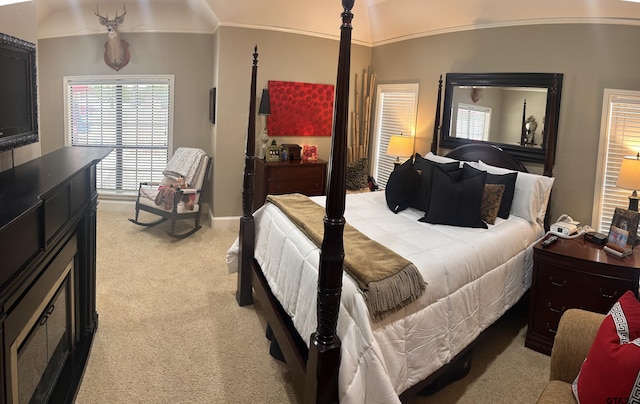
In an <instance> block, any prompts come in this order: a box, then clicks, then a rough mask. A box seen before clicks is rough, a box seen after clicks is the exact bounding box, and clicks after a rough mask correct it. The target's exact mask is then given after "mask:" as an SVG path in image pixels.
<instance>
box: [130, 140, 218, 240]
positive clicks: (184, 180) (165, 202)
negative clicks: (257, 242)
mask: <svg viewBox="0 0 640 404" xmlns="http://www.w3.org/2000/svg"><path fill="white" fill-rule="evenodd" d="M211 160H212V159H211V157H210V156H208V155H206V154H205V153H204V151H202V150H200V149H193V148H186V147H181V148H178V149H177V150H176V151H175V153H174V154H173V157H172V158H171V159H170V160H169V162H168V163H167V167H166V168H165V170H164V171H163V174H164V178H163V179H162V181H160V182H141V183H140V186H139V188H138V197H137V199H136V215H135V218H134V219H129V221H131V222H132V223H135V224H137V225H140V226H147V227H151V226H155V225H157V224H160V223H162V222H165V221H167V220H171V231H167V233H168V234H169V235H170V236H172V237H175V238H179V239H183V238H185V237H188V236H190V235H192V234H193V233H195V232H196V231H198V230H200V228H201V227H202V226H200V206H202V203H204V202H207V198H208V196H209V195H208V194H207V183H208V180H209V171H210V169H211ZM141 210H143V211H145V212H149V213H153V214H155V215H158V216H160V219H158V220H156V221H153V222H150V223H145V222H141V221H139V220H138V217H139V213H140V211H141ZM183 219H194V221H195V222H194V226H193V228H192V229H191V230H189V231H187V232H184V233H180V234H178V233H176V232H175V225H176V221H177V220H183Z"/></svg>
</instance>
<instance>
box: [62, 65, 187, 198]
mask: <svg viewBox="0 0 640 404" xmlns="http://www.w3.org/2000/svg"><path fill="white" fill-rule="evenodd" d="M145 81H146V82H150V83H157V82H158V81H165V82H168V83H169V114H168V128H167V129H168V130H167V137H168V138H167V147H168V150H167V156H168V158H169V159H170V158H171V156H172V155H173V122H174V106H175V103H174V98H175V97H174V94H175V75H172V74H154V75H149V74H143V75H118V76H113V75H89V76H64V77H63V80H62V93H63V97H64V103H63V108H64V119H63V121H64V145H65V146H71V144H70V139H69V130H70V128H69V123H70V122H69V119H68V117H69V93H68V86H69V84H70V83H74V84H75V83H83V84H88V85H90V84H120V83H131V82H135V83H144V82H145ZM99 191H100V194H101V196H105V195H108V196H109V198H115V199H121V198H125V199H129V198H130V197H132V196H133V197H135V193H132V192H131V191H111V190H99Z"/></svg>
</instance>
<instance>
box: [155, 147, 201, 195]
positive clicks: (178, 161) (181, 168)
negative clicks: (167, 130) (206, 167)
mask: <svg viewBox="0 0 640 404" xmlns="http://www.w3.org/2000/svg"><path fill="white" fill-rule="evenodd" d="M205 156H206V153H205V152H204V151H203V150H201V149H194V148H190V147H179V148H178V149H176V151H175V152H174V153H173V157H171V160H169V161H168V162H167V167H166V168H165V170H164V171H163V172H162V173H163V174H164V175H165V176H167V177H172V178H175V179H177V178H179V177H184V179H185V181H186V182H187V185H188V186H193V185H194V184H193V180H194V179H195V178H197V177H198V170H199V169H200V167H201V166H202V164H200V162H201V160H202V158H203V157H205Z"/></svg>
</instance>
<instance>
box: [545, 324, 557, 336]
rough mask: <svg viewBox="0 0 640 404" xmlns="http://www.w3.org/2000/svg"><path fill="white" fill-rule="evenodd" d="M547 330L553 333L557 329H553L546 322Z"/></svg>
mask: <svg viewBox="0 0 640 404" xmlns="http://www.w3.org/2000/svg"><path fill="white" fill-rule="evenodd" d="M547 330H549V332H550V333H552V334H555V333H557V332H558V330H557V329H555V330H554V329H552V328H551V327H549V323H547Z"/></svg>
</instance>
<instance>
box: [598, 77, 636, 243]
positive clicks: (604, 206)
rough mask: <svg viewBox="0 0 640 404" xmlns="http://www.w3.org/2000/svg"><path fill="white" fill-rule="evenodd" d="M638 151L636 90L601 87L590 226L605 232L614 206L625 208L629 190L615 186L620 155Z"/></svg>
mask: <svg viewBox="0 0 640 404" xmlns="http://www.w3.org/2000/svg"><path fill="white" fill-rule="evenodd" d="M638 152H640V92H638V91H624V90H610V89H605V90H604V99H603V101H602V124H601V130H600V146H599V151H598V166H597V174H596V186H595V197H594V201H593V217H592V223H593V227H594V228H595V229H596V230H597V231H599V232H601V233H605V234H607V233H608V232H609V227H610V225H611V219H612V218H613V212H614V210H615V208H616V207H620V208H625V209H626V208H627V207H628V206H629V195H630V194H631V192H632V190H628V189H622V188H618V187H616V181H617V179H618V174H619V172H620V166H621V164H622V159H623V158H624V156H635V155H636V153H638Z"/></svg>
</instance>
